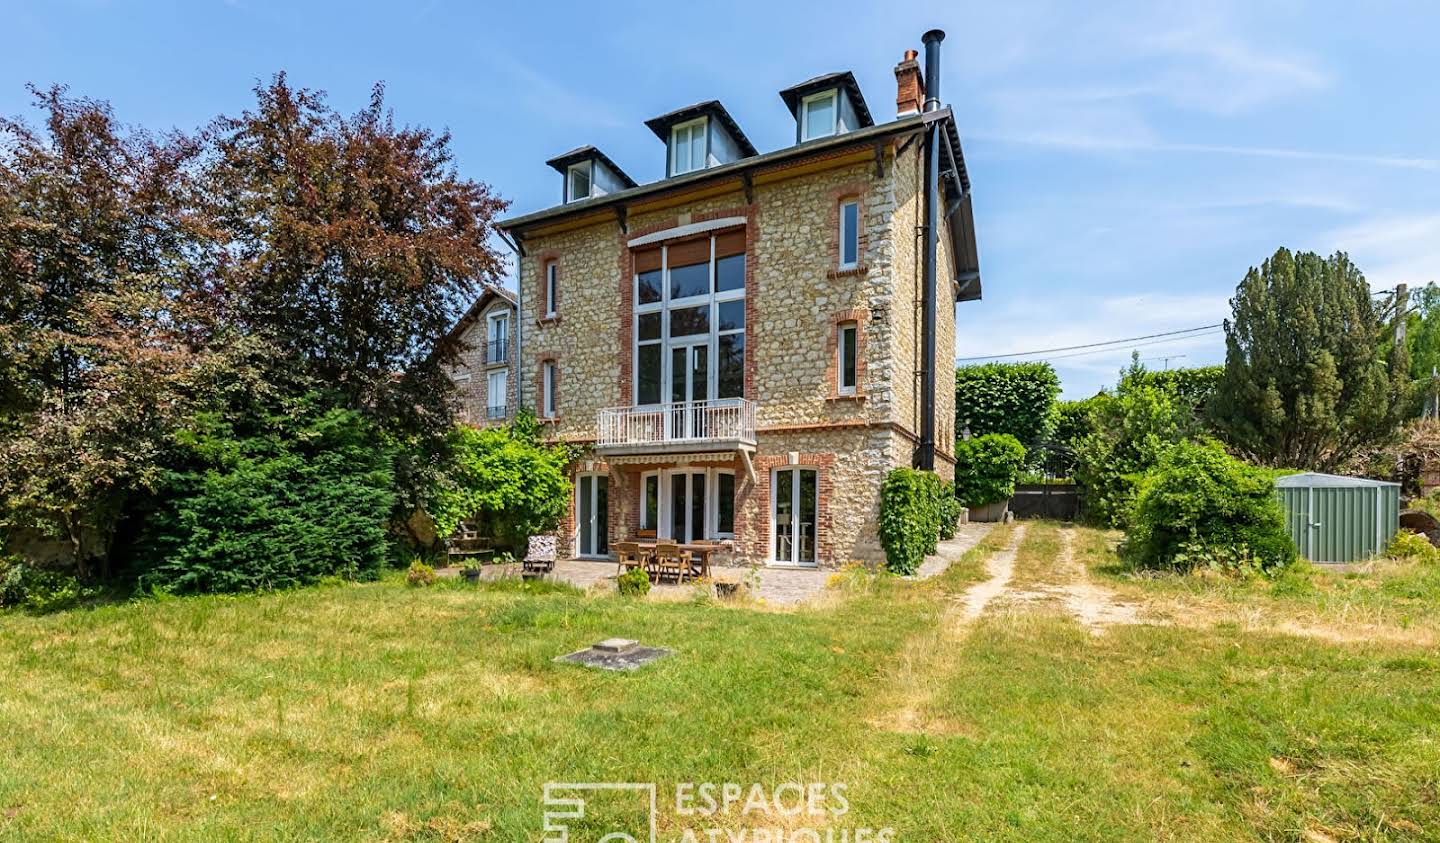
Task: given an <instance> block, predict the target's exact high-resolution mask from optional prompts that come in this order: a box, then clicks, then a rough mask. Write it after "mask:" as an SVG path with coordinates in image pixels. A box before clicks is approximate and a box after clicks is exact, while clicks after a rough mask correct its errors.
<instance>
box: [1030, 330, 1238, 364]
mask: <svg viewBox="0 0 1440 843" xmlns="http://www.w3.org/2000/svg"><path fill="white" fill-rule="evenodd" d="M1222 333H1224V332H1223V331H1208V332H1206V333H1203V334H1190V335H1189V336H1184V337H1168V338H1166V339H1158V340H1150V341H1149V342H1137V343H1135V344H1134V345H1119V346H1113V347H1110V348H1092V349H1090V350H1089V351H1077V352H1074V353H1073V354H1057V355H1055V356H1053V357H1037V358H1035V359H1034V360H1032V361H1030V362H1034V363H1039V362H1042V361H1050V360H1066V359H1069V358H1071V357H1085V356H1086V355H1089V354H1104V353H1106V352H1107V351H1129V350H1131V349H1134V348H1144V347H1145V346H1147V345H1163V344H1164V343H1167V342H1180V341H1182V340H1190V339H1199V338H1202V337H1211V336H1219V335H1220V334H1222Z"/></svg>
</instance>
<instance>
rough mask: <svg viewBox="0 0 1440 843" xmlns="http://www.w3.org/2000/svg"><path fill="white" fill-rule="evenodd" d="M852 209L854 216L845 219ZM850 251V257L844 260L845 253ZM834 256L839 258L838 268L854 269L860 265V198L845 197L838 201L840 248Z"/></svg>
mask: <svg viewBox="0 0 1440 843" xmlns="http://www.w3.org/2000/svg"><path fill="white" fill-rule="evenodd" d="M851 209H853V210H854V215H853V216H854V218H853V219H847V217H850V216H851V214H850V213H849V212H850V211H851ZM847 251H848V252H850V259H849V260H846V259H845V257H846V255H845V253H846V252H847ZM836 257H838V258H839V268H840V269H855V268H856V267H858V266H859V265H860V200H859V199H846V200H844V201H842V202H841V203H840V248H839V249H838V250H837V255H836Z"/></svg>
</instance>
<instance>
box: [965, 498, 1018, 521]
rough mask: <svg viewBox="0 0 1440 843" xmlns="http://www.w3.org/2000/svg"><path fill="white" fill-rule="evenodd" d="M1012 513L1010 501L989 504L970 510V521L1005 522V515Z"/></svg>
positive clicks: (1007, 499)
mask: <svg viewBox="0 0 1440 843" xmlns="http://www.w3.org/2000/svg"><path fill="white" fill-rule="evenodd" d="M1009 511H1010V499H1009V498H1006V499H1005V500H1003V501H995V502H994V503H987V504H985V505H984V506H977V507H974V508H972V509H971V510H970V520H971V521H980V522H996V521H1004V520H1005V514H1006V513H1007V512H1009Z"/></svg>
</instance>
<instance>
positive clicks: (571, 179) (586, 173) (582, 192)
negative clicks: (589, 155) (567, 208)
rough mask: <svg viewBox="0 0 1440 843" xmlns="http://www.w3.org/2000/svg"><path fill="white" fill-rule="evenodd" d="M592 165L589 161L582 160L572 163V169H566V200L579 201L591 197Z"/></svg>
mask: <svg viewBox="0 0 1440 843" xmlns="http://www.w3.org/2000/svg"><path fill="white" fill-rule="evenodd" d="M590 167H591V163H590V162H589V161H582V162H580V163H579V164H571V165H570V169H568V170H566V172H565V201H566V202H578V201H580V200H581V199H589V198H590Z"/></svg>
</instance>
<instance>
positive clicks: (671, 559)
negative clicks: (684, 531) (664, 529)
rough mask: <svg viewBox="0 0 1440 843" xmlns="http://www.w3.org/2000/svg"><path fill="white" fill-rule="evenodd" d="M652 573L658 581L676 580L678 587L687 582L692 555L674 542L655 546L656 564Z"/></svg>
mask: <svg viewBox="0 0 1440 843" xmlns="http://www.w3.org/2000/svg"><path fill="white" fill-rule="evenodd" d="M652 571H653V573H654V575H655V578H656V579H657V580H661V581H664V580H674V581H675V583H676V584H677V585H679V584H683V583H684V582H685V575H686V574H688V573H689V572H690V554H689V553H687V552H686V551H683V550H681V549H680V545H678V544H675V543H674V542H661V543H660V544H657V545H655V562H654V566H653V568H652Z"/></svg>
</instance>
